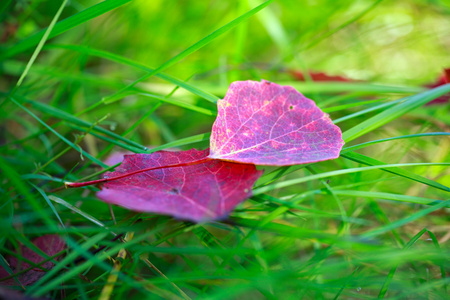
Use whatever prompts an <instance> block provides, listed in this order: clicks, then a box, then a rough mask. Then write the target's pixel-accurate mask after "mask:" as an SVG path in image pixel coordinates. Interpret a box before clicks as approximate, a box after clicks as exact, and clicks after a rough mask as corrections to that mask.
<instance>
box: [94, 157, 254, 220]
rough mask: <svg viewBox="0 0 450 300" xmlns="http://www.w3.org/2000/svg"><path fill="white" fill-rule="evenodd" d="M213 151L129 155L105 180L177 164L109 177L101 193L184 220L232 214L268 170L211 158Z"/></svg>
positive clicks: (128, 205) (137, 208) (133, 206)
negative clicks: (263, 171) (208, 157)
mask: <svg viewBox="0 0 450 300" xmlns="http://www.w3.org/2000/svg"><path fill="white" fill-rule="evenodd" d="M208 154H209V150H208V149H207V150H203V151H199V150H196V149H191V150H188V151H179V152H170V151H158V152H154V153H151V154H134V155H125V158H124V160H123V162H122V164H121V165H120V166H119V167H117V168H116V171H114V172H108V173H106V174H105V178H110V177H116V176H121V175H123V174H128V173H131V172H135V171H138V170H141V169H145V168H152V167H158V166H167V165H174V164H189V163H190V162H192V163H193V164H192V165H184V166H179V167H171V168H164V169H156V170H151V171H147V172H141V173H138V174H134V175H130V176H126V177H124V178H121V179H117V180H113V181H108V182H106V183H105V184H104V185H103V186H102V190H101V191H100V192H98V193H97V196H98V197H99V198H100V199H102V200H103V201H105V202H107V203H112V204H116V205H120V206H123V207H126V208H128V209H131V210H134V211H140V212H153V213H159V214H166V215H171V216H174V217H176V218H178V219H183V220H191V221H194V222H204V221H209V220H215V219H220V218H223V217H226V216H227V215H228V213H229V212H230V211H231V210H232V209H233V208H234V207H235V206H236V205H238V204H239V203H241V202H242V201H244V200H245V199H247V198H249V197H250V196H251V195H252V192H251V191H252V186H253V184H254V183H255V181H256V180H257V179H258V178H259V177H260V176H261V174H262V171H258V170H256V168H255V166H254V165H250V164H237V163H230V162H225V161H220V160H215V159H206V160H205V161H204V162H203V163H198V161H199V160H204V159H205V158H207V156H208Z"/></svg>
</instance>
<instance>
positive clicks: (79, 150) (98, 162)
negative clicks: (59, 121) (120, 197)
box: [11, 98, 108, 168]
mask: <svg viewBox="0 0 450 300" xmlns="http://www.w3.org/2000/svg"><path fill="white" fill-rule="evenodd" d="M11 100H12V101H13V102H14V103H15V104H16V105H17V106H19V107H20V108H21V109H23V110H24V111H25V112H27V113H28V114H29V115H30V116H32V117H33V118H34V119H35V120H37V121H38V122H39V123H41V124H42V125H43V126H44V127H46V128H47V129H48V130H50V131H51V132H52V133H54V134H55V135H56V136H57V137H58V138H60V139H61V140H62V141H64V142H65V143H66V144H67V145H69V146H70V147H72V148H73V149H75V150H76V151H77V152H80V153H81V154H82V155H83V156H86V157H87V158H88V159H90V160H91V161H92V162H94V163H96V164H98V165H99V166H101V167H103V168H107V167H108V166H107V165H106V164H104V163H103V162H102V161H100V160H98V159H97V158H95V157H93V156H92V155H90V154H89V153H87V152H86V151H84V150H83V149H81V148H79V147H77V146H75V145H74V144H73V143H72V142H71V141H69V140H68V139H66V138H65V137H63V136H62V135H60V134H59V133H58V132H56V131H55V130H54V129H53V128H51V127H50V126H48V125H47V124H46V123H45V122H44V121H42V120H41V119H40V118H39V117H38V116H36V115H35V114H33V113H32V112H31V111H30V110H28V109H27V108H25V107H24V106H23V105H22V104H20V103H19V102H17V101H16V100H14V99H13V98H11Z"/></svg>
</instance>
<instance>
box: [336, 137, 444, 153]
mask: <svg viewBox="0 0 450 300" xmlns="http://www.w3.org/2000/svg"><path fill="white" fill-rule="evenodd" d="M443 135H444V136H445V135H447V136H450V133H448V132H429V133H417V134H408V135H401V136H395V137H391V138H386V139H381V140H375V141H370V142H366V143H362V144H358V145H354V146H350V147H345V148H343V149H342V151H341V154H344V153H347V152H350V151H355V150H358V149H361V148H365V147H368V146H371V145H375V144H378V143H383V142H388V141H394V140H399V139H409V138H415V137H425V136H443Z"/></svg>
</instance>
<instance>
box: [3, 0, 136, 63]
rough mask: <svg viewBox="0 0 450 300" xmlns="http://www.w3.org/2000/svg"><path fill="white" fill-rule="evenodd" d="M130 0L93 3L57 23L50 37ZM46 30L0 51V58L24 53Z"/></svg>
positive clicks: (35, 43)
mask: <svg viewBox="0 0 450 300" xmlns="http://www.w3.org/2000/svg"><path fill="white" fill-rule="evenodd" d="M130 1H131V0H105V1H103V2H100V3H98V4H96V5H93V6H91V7H89V8H87V9H85V10H83V11H81V12H79V13H77V14H75V15H73V16H70V17H68V18H66V19H64V20H62V21H59V22H58V23H56V25H55V26H54V27H53V30H52V31H51V33H50V34H49V36H48V38H49V39H51V38H53V37H55V36H58V35H60V34H62V33H64V32H66V31H67V30H69V29H71V28H74V27H76V26H78V25H80V24H83V23H85V22H87V21H89V20H92V19H94V18H96V17H98V16H100V15H102V14H105V13H107V12H109V11H111V10H113V9H116V8H117V7H119V6H121V5H124V4H125V3H128V2H130ZM46 30H47V29H43V30H41V31H39V32H37V33H35V34H33V35H32V36H30V37H28V38H26V39H24V40H23V41H21V42H19V43H17V44H16V45H14V46H12V47H11V48H9V49H8V50H6V51H5V52H3V53H0V60H4V59H6V58H9V57H12V56H14V55H17V54H19V53H22V52H24V51H26V50H28V49H30V48H32V47H33V46H35V45H37V44H38V43H39V41H40V40H41V39H42V37H43V36H44V34H45V32H46Z"/></svg>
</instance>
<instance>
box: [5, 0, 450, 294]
mask: <svg viewBox="0 0 450 300" xmlns="http://www.w3.org/2000/svg"><path fill="white" fill-rule="evenodd" d="M444 2H445V1H440V0H437V1H424V0H415V1H412V0H411V1H406V0H404V1H403V0H402V1H375V0H373V1H372V0H371V1H369V0H364V1H356V2H352V1H331V0H319V1H301V3H300V2H298V1H280V0H278V1H258V0H252V1H234V2H233V1H232V2H228V1H222V2H220V1H219V2H217V1H215V2H213V1H188V2H186V1H184V2H183V1H145V0H135V1H116V0H106V1H103V2H100V1H90V0H82V1H67V3H66V1H56V0H55V1H40V0H33V1H27V2H25V1H4V2H2V3H1V4H0V18H1V20H2V25H1V26H0V36H1V38H2V43H1V46H0V72H1V77H0V109H1V113H0V118H1V123H0V170H1V171H0V180H1V185H0V194H1V196H0V199H1V200H0V216H1V218H0V266H2V267H3V268H5V269H6V270H7V271H8V272H9V273H11V270H10V268H9V266H8V265H7V263H6V259H5V258H6V257H7V256H8V255H15V256H17V257H18V259H19V260H20V261H24V262H27V259H26V258H25V257H23V255H22V254H21V253H17V249H18V248H19V245H20V244H23V245H25V246H27V247H29V248H31V249H34V250H36V251H37V252H39V250H38V249H36V247H35V246H34V245H33V244H32V243H31V240H32V239H34V238H35V237H38V236H42V235H44V234H50V233H57V234H59V235H60V236H61V237H62V238H63V239H64V240H65V241H66V243H67V245H68V247H67V250H65V251H64V253H63V254H64V255H63V257H62V258H60V259H59V261H58V262H57V263H56V265H55V267H54V268H53V269H51V270H45V274H44V276H43V277H42V278H41V279H40V280H39V281H38V282H36V283H34V284H33V285H30V286H27V287H25V288H26V290H23V289H22V287H20V286H17V287H13V289H16V290H19V291H21V292H24V293H26V294H27V295H30V296H48V297H50V298H51V299H62V298H63V297H65V299H97V298H100V299H124V298H127V299H141V298H142V297H145V298H146V299H147V298H150V299H265V298H268V299H375V298H384V299H447V298H448V296H449V291H448V287H447V286H448V284H449V283H450V279H449V277H448V272H449V264H448V261H449V258H450V251H449V246H448V245H449V242H448V240H449V239H450V235H449V234H448V232H449V230H448V229H449V224H448V212H449V207H450V193H449V192H450V172H449V170H450V168H449V165H450V139H449V135H450V133H449V132H450V130H449V128H450V120H449V118H448V114H449V111H450V104H449V103H446V104H440V105H430V106H427V105H425V104H426V103H427V102H429V101H430V100H432V99H434V98H437V97H439V96H441V95H444V94H446V93H449V92H450V85H448V84H447V85H443V86H440V87H438V88H435V89H431V90H428V89H426V88H425V87H424V85H425V84H427V83H432V82H433V81H434V80H435V79H436V78H437V77H438V76H439V74H440V73H441V71H442V69H443V68H445V67H449V66H450V57H449V56H448V50H447V47H446V46H447V45H448V43H449V42H450V40H449V37H448V33H447V31H448V30H446V28H449V26H450V24H449V21H448V15H449V13H450V10H449V9H448V5H446V4H445V3H444ZM61 9H62V10H61ZM308 69H311V70H315V71H324V72H328V73H330V74H332V75H344V76H348V77H350V78H353V79H355V80H357V81H353V82H311V81H307V82H298V81H295V80H294V79H293V78H292V77H291V75H289V72H288V70H302V71H305V70H308ZM262 78H263V79H266V80H270V81H272V82H275V83H278V84H283V85H292V86H293V87H295V88H296V89H297V90H299V91H300V92H302V93H304V94H305V95H306V96H308V97H309V98H311V99H314V100H315V101H316V103H317V105H318V106H319V107H321V108H322V109H323V110H324V111H326V112H327V113H329V114H330V116H331V118H332V119H333V120H334V122H335V124H337V125H338V126H339V127H340V128H341V129H342V132H343V137H344V139H345V141H346V144H345V146H344V149H343V151H342V152H341V156H340V157H339V158H338V159H335V160H332V161H326V162H319V163H314V164H308V165H298V166H289V167H279V168H277V167H266V168H265V173H264V175H263V176H262V177H261V178H260V179H259V180H258V182H257V183H256V184H255V188H254V191H253V193H254V196H253V197H252V198H251V199H249V200H247V201H245V202H244V203H243V204H241V205H239V206H238V207H237V208H236V209H235V210H234V211H233V212H232V214H231V215H230V217H229V218H228V219H226V220H222V221H217V222H209V223H204V224H193V223H190V222H183V221H180V220H175V219H173V218H171V217H168V216H161V215H154V214H143V213H135V212H131V211H128V210H126V209H124V208H120V207H116V206H114V207H109V206H108V205H107V204H105V203H103V202H101V201H99V200H98V199H97V198H96V196H95V192H96V191H97V190H98V189H97V188H96V187H86V188H80V189H70V190H66V189H63V188H62V187H63V182H64V181H66V180H68V181H77V180H88V179H97V178H99V177H100V176H101V174H102V173H104V172H105V171H107V170H110V169H111V168H107V166H106V165H105V164H104V163H103V161H104V160H105V158H106V157H107V156H108V155H109V154H111V153H113V152H115V151H131V152H135V153H151V152H154V151H158V150H162V149H167V148H178V149H183V150H186V149H190V148H192V147H196V148H201V149H204V148H206V147H208V144H209V136H210V130H211V125H212V123H213V122H214V119H215V116H216V114H217V109H216V105H215V103H216V101H217V99H220V98H222V97H223V96H224V94H225V92H226V90H227V88H228V85H229V84H230V82H232V81H235V80H249V79H250V80H260V79H262ZM41 254H42V255H43V256H44V258H45V260H46V261H49V260H53V259H54V258H53V257H48V256H46V255H44V254H43V253H41ZM118 256H120V257H121V258H117V257H118ZM33 267H34V268H41V267H40V266H33ZM114 275H116V276H117V279H116V280H115V281H114V282H115V284H114V285H113V286H111V285H108V284H107V283H108V280H111V278H113V276H114ZM12 278H15V276H12ZM15 279H16V278H15ZM0 284H1V281H0ZM63 295H64V296H63Z"/></svg>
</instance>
